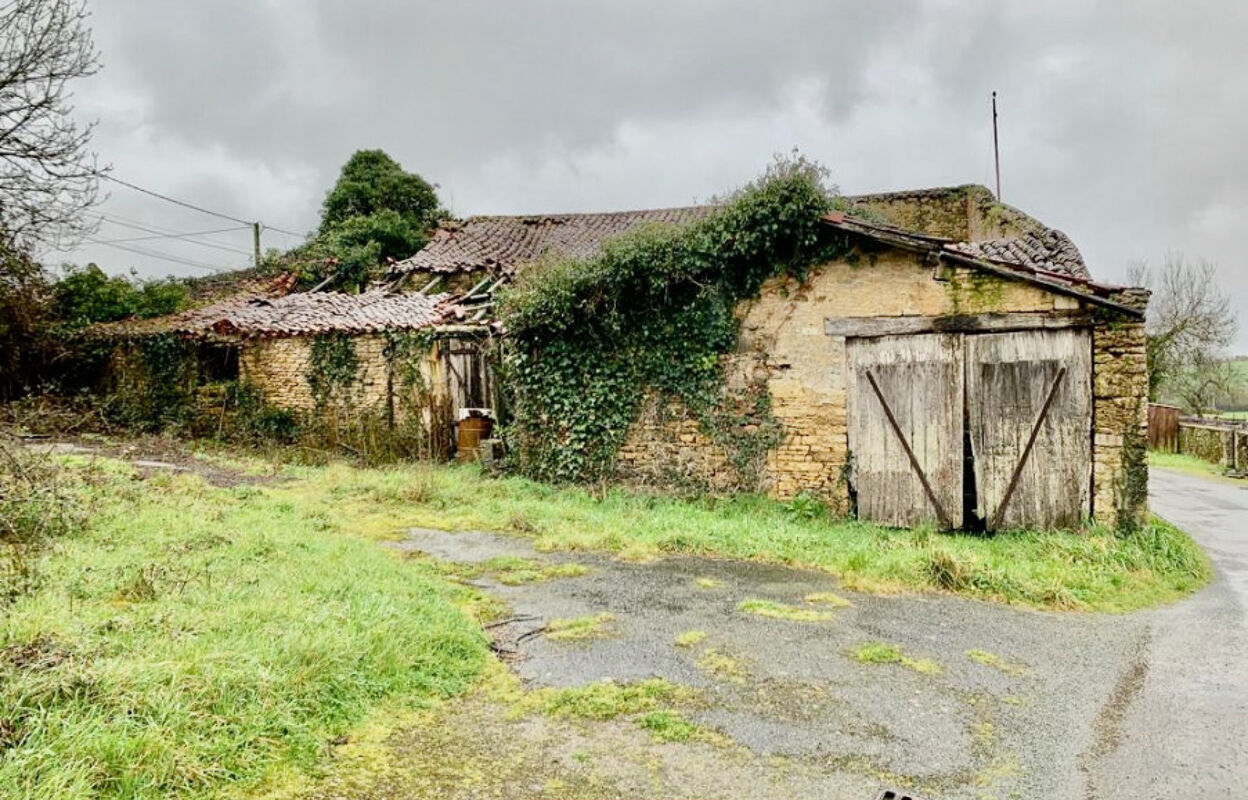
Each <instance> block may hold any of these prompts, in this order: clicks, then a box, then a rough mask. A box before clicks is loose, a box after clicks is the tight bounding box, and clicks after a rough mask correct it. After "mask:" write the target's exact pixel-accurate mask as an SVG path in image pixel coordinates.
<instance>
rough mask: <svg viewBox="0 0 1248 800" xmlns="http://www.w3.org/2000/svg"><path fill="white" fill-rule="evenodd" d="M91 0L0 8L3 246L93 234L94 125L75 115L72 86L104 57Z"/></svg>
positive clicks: (24, 2) (18, 2)
mask: <svg viewBox="0 0 1248 800" xmlns="http://www.w3.org/2000/svg"><path fill="white" fill-rule="evenodd" d="M88 16H89V15H88V13H87V10H86V6H85V0H9V1H8V2H3V3H0V236H3V241H0V245H3V246H7V247H9V248H12V249H26V248H28V247H31V246H33V245H37V244H61V245H64V244H68V243H72V242H74V241H75V240H76V239H78V238H79V237H81V236H82V235H83V234H85V233H87V232H89V231H90V230H91V226H90V225H88V224H87V223H86V222H85V221H84V219H83V217H82V214H81V212H82V211H83V210H85V209H86V208H88V207H89V206H91V205H92V204H93V203H94V202H95V200H96V197H97V194H98V192H99V176H100V174H101V171H100V170H99V168H98V167H97V165H96V159H95V154H94V153H91V152H90V151H89V150H88V143H89V141H90V138H91V133H92V130H93V128H94V124H93V123H92V124H82V123H81V122H79V121H78V120H76V119H75V118H74V113H73V112H74V108H73V106H72V105H71V103H70V101H71V99H72V94H71V93H70V91H69V86H70V83H71V82H72V81H74V79H76V78H82V77H86V76H89V75H93V74H95V73H96V72H97V71H98V70H99V68H100V62H99V53H98V52H97V51H96V49H95V44H94V42H93V41H92V38H91V29H90V27H89V26H88Z"/></svg>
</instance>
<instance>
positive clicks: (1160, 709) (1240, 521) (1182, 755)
mask: <svg viewBox="0 0 1248 800" xmlns="http://www.w3.org/2000/svg"><path fill="white" fill-rule="evenodd" d="M1149 489H1150V491H1149V499H1150V502H1151V505H1152V508H1153V511H1154V512H1156V513H1157V514H1159V515H1160V516H1162V517H1164V518H1165V519H1168V520H1170V521H1171V522H1173V523H1174V524H1175V525H1178V526H1179V527H1180V528H1182V529H1184V530H1185V531H1187V532H1188V533H1190V534H1191V535H1192V536H1193V537H1195V539H1196V540H1197V541H1198V542H1200V544H1201V545H1202V546H1203V547H1204V548H1205V550H1206V552H1208V553H1209V557H1210V559H1212V561H1213V565H1214V569H1215V570H1216V572H1217V577H1216V578H1215V580H1214V582H1213V583H1212V584H1211V585H1210V586H1208V587H1207V588H1206V589H1204V590H1203V591H1201V592H1200V593H1199V594H1197V595H1196V596H1194V597H1192V598H1189V599H1187V600H1185V601H1183V602H1181V603H1177V604H1175V605H1173V606H1169V607H1167V608H1162V609H1158V610H1155V611H1150V612H1146V613H1144V614H1140V615H1136V616H1137V617H1140V618H1142V620H1143V621H1144V623H1145V632H1146V636H1147V639H1148V643H1147V648H1146V658H1145V660H1144V662H1143V663H1144V665H1145V667H1146V672H1145V674H1143V675H1142V676H1141V678H1142V680H1140V681H1139V682H1138V685H1137V686H1135V687H1134V690H1135V691H1134V695H1135V696H1134V697H1132V698H1131V699H1130V702H1129V703H1128V704H1127V705H1126V707H1125V710H1124V713H1123V714H1122V715H1121V720H1120V722H1121V735H1120V736H1119V737H1118V742H1117V746H1116V748H1114V750H1113V752H1111V753H1109V754H1107V755H1105V756H1104V757H1103V758H1102V759H1100V763H1099V764H1098V765H1097V766H1096V767H1095V768H1094V769H1093V770H1092V771H1091V775H1090V795H1091V796H1093V797H1138V798H1188V797H1191V798H1202V797H1248V486H1246V485H1243V484H1232V483H1229V482H1221V481H1214V480H1210V479H1206V478H1199V477H1192V476H1188V475H1183V474H1180V473H1175V472H1168V471H1163V470H1153V476H1152V480H1151V481H1150V486H1149Z"/></svg>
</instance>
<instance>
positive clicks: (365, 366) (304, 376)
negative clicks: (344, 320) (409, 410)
mask: <svg viewBox="0 0 1248 800" xmlns="http://www.w3.org/2000/svg"><path fill="white" fill-rule="evenodd" d="M313 341H314V337H311V336H290V337H283V338H271V339H248V340H246V341H244V342H243V344H242V347H241V349H240V352H239V378H240V380H241V381H242V382H244V383H246V384H248V385H250V386H253V387H255V388H256V389H258V390H259V391H260V393H261V395H262V396H263V397H264V399H265V401H266V402H268V403H269V404H271V405H274V406H277V407H279V408H288V409H291V410H295V411H312V410H315V409H316V407H317V402H316V397H315V395H314V394H313V392H312V385H311V383H309V381H308V376H309V375H310V374H311V371H312V363H311V354H312V343H313ZM351 341H352V343H353V346H354V352H355V359H356V362H357V364H358V369H357V372H356V376H355V380H354V381H352V383H351V384H350V385H349V386H346V387H342V388H339V389H335V390H334V392H333V395H332V397H331V398H330V402H331V403H332V405H334V406H336V407H340V408H345V409H352V410H362V409H373V410H376V409H384V408H386V407H387V402H388V390H387V384H388V381H389V372H390V367H389V364H388V362H387V358H386V352H385V351H386V337H385V335H384V334H380V333H374V334H359V335H356V336H353V337H352V338H351ZM422 372H423V374H424V377H425V383H426V385H427V386H431V387H438V386H442V385H444V382H439V381H437V380H435V379H436V378H437V377H439V371H438V369H437V359H436V358H430V359H428V360H425V361H424V363H423V364H422ZM399 389H400V387H398V386H396V387H395V391H396V392H397V391H399ZM443 394H444V392H443ZM402 405H403V404H402V403H399V402H397V401H396V403H395V408H396V413H397V412H398V411H399V410H400V409H401V408H402Z"/></svg>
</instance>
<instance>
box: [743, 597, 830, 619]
mask: <svg viewBox="0 0 1248 800" xmlns="http://www.w3.org/2000/svg"><path fill="white" fill-rule="evenodd" d="M737 610H738V611H741V612H743V613H746V614H754V615H757V616H760V617H770V618H771V619H784V620H789V621H791V622H822V621H825V620H829V619H832V613H831V612H829V611H816V610H815V609H813V608H798V607H797V606H791V605H788V604H787V603H777V602H775V601H774V600H761V599H759V598H757V597H751V598H749V599H748V600H743V601H741V603H740V604H739V605H738V606H737Z"/></svg>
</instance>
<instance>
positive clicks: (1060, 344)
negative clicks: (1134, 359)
mask: <svg viewBox="0 0 1248 800" xmlns="http://www.w3.org/2000/svg"><path fill="white" fill-rule="evenodd" d="M965 351H966V386H967V396H968V400H967V418H968V424H969V434H970V436H969V439H970V443H971V452H972V457H973V462H974V465H975V490H976V495H977V504H978V505H977V511H978V515H979V516H980V518H981V519H984V520H985V521H986V522H987V524H988V527H989V528H991V529H996V530H999V529H1003V528H1040V529H1048V528H1074V527H1078V526H1079V525H1080V523H1081V522H1082V520H1083V518H1084V517H1085V516H1086V515H1087V514H1088V512H1089V510H1090V497H1091V471H1092V345H1091V339H1090V336H1089V334H1088V333H1087V332H1086V331H1078V330H1064V331H1019V332H1013V333H999V334H998V333H993V334H980V335H968V336H967V337H966V347H965ZM1062 370H1065V377H1064V378H1063V379H1062V380H1061V381H1060V382H1057V381H1056V378H1057V376H1058V374H1059V372H1061V371H1062ZM1055 386H1056V388H1054V387H1055ZM1050 395H1051V397H1050ZM1046 402H1047V403H1048V404H1049V406H1050V407H1049V408H1048V410H1047V411H1045V413H1044V414H1041V413H1040V412H1041V411H1042V409H1043V408H1044V406H1045V404H1046ZM1037 422H1038V423H1039V424H1038V425H1037ZM1024 453H1026V457H1025V458H1024Z"/></svg>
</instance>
